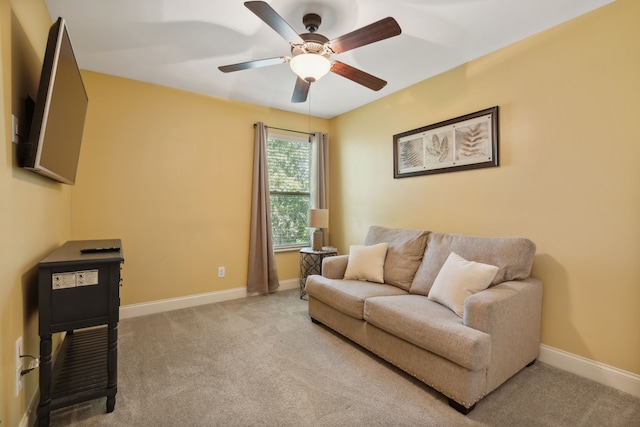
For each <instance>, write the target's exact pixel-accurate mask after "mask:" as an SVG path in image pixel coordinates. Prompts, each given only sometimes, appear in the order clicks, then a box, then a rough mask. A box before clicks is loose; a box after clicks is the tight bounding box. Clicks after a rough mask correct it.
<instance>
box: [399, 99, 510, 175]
mask: <svg viewBox="0 0 640 427" xmlns="http://www.w3.org/2000/svg"><path fill="white" fill-rule="evenodd" d="M496 166H498V107H497V106H496V107H491V108H487V109H486V110H482V111H477V112H475V113H471V114H467V115H464V116H461V117H456V118H455V119H449V120H445V121H443V122H440V123H435V124H432V125H428V126H424V127H421V128H419V129H414V130H410V131H407V132H403V133H400V134H397V135H394V136H393V177H394V178H405V177H409V176H417V175H429V174H434V173H443V172H454V171H460V170H468V169H479V168H489V167H496Z"/></svg>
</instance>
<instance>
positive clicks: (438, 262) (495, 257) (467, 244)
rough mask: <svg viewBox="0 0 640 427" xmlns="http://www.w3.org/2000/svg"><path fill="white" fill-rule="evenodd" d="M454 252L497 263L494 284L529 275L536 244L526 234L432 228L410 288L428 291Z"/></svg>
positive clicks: (471, 258)
mask: <svg viewBox="0 0 640 427" xmlns="http://www.w3.org/2000/svg"><path fill="white" fill-rule="evenodd" d="M451 252H455V253H457V254H458V255H460V256H461V257H463V258H465V259H467V260H469V261H476V262H481V263H484V264H490V265H495V266H497V267H498V268H499V269H498V273H496V276H495V278H494V279H493V281H492V282H491V286H492V285H496V284H498V283H502V282H505V281H508V280H518V279H526V278H527V277H529V275H530V273H531V266H532V265H533V257H534V255H535V252H536V246H535V244H534V243H533V242H532V241H531V240H529V239H526V238H524V237H478V236H465V235H459V234H446V233H434V232H431V233H429V235H428V238H427V248H426V250H425V253H424V257H423V259H422V263H421V264H420V266H419V267H418V270H417V271H416V274H415V276H414V278H413V282H412V284H411V288H410V289H409V292H411V293H413V294H420V295H428V294H429V290H430V289H431V286H432V285H433V281H434V280H435V278H436V276H437V275H438V273H439V272H440V269H441V268H442V265H443V264H444V262H445V261H446V260H447V257H448V256H449V254H450V253H451ZM385 267H386V264H385Z"/></svg>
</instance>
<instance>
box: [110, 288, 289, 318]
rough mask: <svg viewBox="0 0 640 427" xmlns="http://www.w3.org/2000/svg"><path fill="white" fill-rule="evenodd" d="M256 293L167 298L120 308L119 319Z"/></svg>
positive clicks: (234, 290)
mask: <svg viewBox="0 0 640 427" xmlns="http://www.w3.org/2000/svg"><path fill="white" fill-rule="evenodd" d="M299 286H300V282H299V280H298V279H289V280H283V281H281V282H280V287H279V288H278V291H286V290H289V289H298V288H299ZM252 295H258V293H250V292H247V288H246V287H242V288H232V289H225V290H224V291H215V292H208V293H205V294H197V295H189V296H186V297H179V298H169V299H164V300H158V301H152V302H144V303H140V304H128V305H124V306H121V307H120V319H129V318H132V317H138V316H146V315H147V314H154V313H163V312H165V311H172V310H179V309H181V308H189V307H196V306H198V305H205V304H212V303H215V302H222V301H229V300H233V299H239V298H245V297H248V296H252Z"/></svg>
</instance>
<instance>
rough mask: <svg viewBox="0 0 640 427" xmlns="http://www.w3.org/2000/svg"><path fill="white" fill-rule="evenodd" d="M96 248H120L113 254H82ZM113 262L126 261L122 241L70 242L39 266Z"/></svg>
mask: <svg viewBox="0 0 640 427" xmlns="http://www.w3.org/2000/svg"><path fill="white" fill-rule="evenodd" d="M96 248H120V250H117V251H112V252H91V253H82V252H81V250H83V249H96ZM84 261H92V262H96V261H98V262H113V261H120V262H123V261H124V256H123V253H122V242H121V241H120V239H107V240H69V241H68V242H67V243H65V244H64V245H62V246H60V247H59V248H58V249H56V250H55V251H53V252H51V253H50V254H49V255H48V256H47V257H46V258H45V259H43V260H42V261H40V263H39V264H38V265H39V266H41V267H42V266H46V265H49V264H55V263H59V262H84Z"/></svg>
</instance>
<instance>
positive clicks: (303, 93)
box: [291, 77, 311, 102]
mask: <svg viewBox="0 0 640 427" xmlns="http://www.w3.org/2000/svg"><path fill="white" fill-rule="evenodd" d="M310 87H311V83H309V82H308V81H306V80H303V79H301V78H300V77H298V80H296V87H295V88H294V89H293V96H292V97H291V102H305V101H306V100H307V95H308V94H309V88H310Z"/></svg>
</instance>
